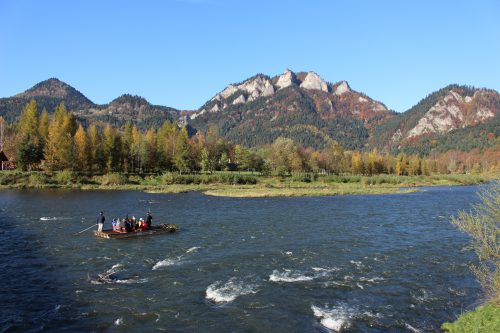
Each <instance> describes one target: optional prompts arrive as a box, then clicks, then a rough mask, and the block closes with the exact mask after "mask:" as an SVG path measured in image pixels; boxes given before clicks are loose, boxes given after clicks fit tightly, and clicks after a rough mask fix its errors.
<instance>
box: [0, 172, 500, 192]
mask: <svg viewBox="0 0 500 333" xmlns="http://www.w3.org/2000/svg"><path fill="white" fill-rule="evenodd" d="M499 176H500V175H494V174H489V175H464V174H457V175H432V176H411V177H410V176H395V175H375V176H357V175H344V176H318V175H312V174H297V175H294V176H292V177H278V176H275V177H273V176H261V175H253V174H249V173H236V172H234V173H231V172H224V173H215V174H194V175H192V174H188V175H179V174H177V173H165V174H163V175H147V176H139V175H126V174H118V173H113V174H107V175H100V176H86V175H80V174H77V173H73V172H69V171H62V172H54V173H43V172H19V171H4V172H1V173H0V189H9V188H21V189H28V188H38V189H43V188H66V189H82V190H141V191H148V192H159V193H180V192H189V191H201V192H204V193H205V194H207V195H214V196H228V197H280V196H322V195H346V194H388V193H406V192H411V191H415V190H416V189H415V188H416V187H419V186H439V185H441V186H443V185H450V186H453V185H470V184H480V183H484V182H487V181H489V180H491V179H495V178H499ZM402 188H403V189H402Z"/></svg>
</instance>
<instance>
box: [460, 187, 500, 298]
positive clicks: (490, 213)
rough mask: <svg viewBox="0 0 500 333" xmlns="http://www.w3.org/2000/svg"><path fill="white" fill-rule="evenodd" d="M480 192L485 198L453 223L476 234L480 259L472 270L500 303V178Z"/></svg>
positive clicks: (473, 245)
mask: <svg viewBox="0 0 500 333" xmlns="http://www.w3.org/2000/svg"><path fill="white" fill-rule="evenodd" d="M478 195H479V197H480V198H481V202H480V203H479V204H476V205H473V206H472V211H470V212H465V211H461V212H459V214H458V216H457V217H454V218H452V220H451V223H453V224H454V225H455V226H456V227H457V228H458V229H460V230H461V231H463V232H466V233H467V234H469V235H470V236H471V237H472V240H471V245H472V248H473V249H474V251H475V252H476V254H477V256H478V257H479V262H480V263H479V265H478V266H476V265H472V266H471V270H472V271H473V272H474V274H475V275H476V277H477V279H478V280H479V282H480V283H481V286H482V288H483V290H484V291H485V293H486V296H487V297H488V299H490V300H493V301H495V302H497V303H500V243H499V242H500V239H499V235H500V181H498V180H497V181H494V182H492V183H491V184H490V185H488V186H485V187H483V188H482V189H481V190H480V191H479V194H478Z"/></svg>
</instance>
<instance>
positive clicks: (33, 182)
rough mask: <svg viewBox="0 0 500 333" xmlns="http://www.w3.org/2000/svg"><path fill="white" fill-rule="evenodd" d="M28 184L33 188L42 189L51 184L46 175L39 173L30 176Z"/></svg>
mask: <svg viewBox="0 0 500 333" xmlns="http://www.w3.org/2000/svg"><path fill="white" fill-rule="evenodd" d="M28 183H29V186H32V187H42V186H44V185H47V184H48V183H49V179H48V177H47V175H46V174H44V173H38V172H37V173H32V174H30V176H29V180H28Z"/></svg>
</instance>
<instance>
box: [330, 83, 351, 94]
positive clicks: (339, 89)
mask: <svg viewBox="0 0 500 333" xmlns="http://www.w3.org/2000/svg"><path fill="white" fill-rule="evenodd" d="M350 91H351V87H349V84H348V83H347V81H341V82H340V83H339V84H337V85H336V86H335V87H334V94H335V95H337V96H340V95H342V94H344V93H346V92H350Z"/></svg>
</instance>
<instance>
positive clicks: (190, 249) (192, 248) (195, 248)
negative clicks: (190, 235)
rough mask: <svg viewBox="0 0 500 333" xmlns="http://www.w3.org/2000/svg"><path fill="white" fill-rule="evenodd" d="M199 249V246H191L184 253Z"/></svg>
mask: <svg viewBox="0 0 500 333" xmlns="http://www.w3.org/2000/svg"><path fill="white" fill-rule="evenodd" d="M199 249H200V247H199V246H193V247H191V248H189V249H188V250H187V251H186V253H191V252H195V251H198V250H199Z"/></svg>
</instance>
